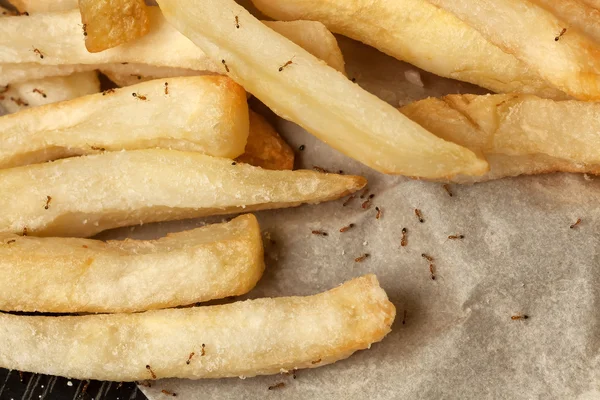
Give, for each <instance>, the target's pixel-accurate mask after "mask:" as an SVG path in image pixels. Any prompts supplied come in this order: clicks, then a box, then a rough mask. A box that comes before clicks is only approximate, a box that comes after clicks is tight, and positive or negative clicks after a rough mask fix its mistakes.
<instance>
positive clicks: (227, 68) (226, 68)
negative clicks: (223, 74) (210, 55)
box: [221, 60, 229, 72]
mask: <svg viewBox="0 0 600 400" xmlns="http://www.w3.org/2000/svg"><path fill="white" fill-rule="evenodd" d="M221 63H222V64H223V65H224V66H225V71H227V72H229V67H228V66H227V63H226V62H225V60H221Z"/></svg>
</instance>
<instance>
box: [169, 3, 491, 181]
mask: <svg viewBox="0 0 600 400" xmlns="http://www.w3.org/2000/svg"><path fill="white" fill-rule="evenodd" d="M158 3H159V5H160V6H161V9H162V11H163V13H164V14H165V17H166V18H167V19H168V20H169V21H170V22H171V23H173V24H174V26H175V27H176V28H177V29H179V30H180V31H181V32H182V33H183V34H184V35H186V36H187V37H189V38H190V39H191V40H192V41H193V42H194V43H196V44H197V45H199V46H200V47H201V48H203V50H204V51H205V52H206V54H207V55H208V56H210V57H211V58H212V59H213V60H220V61H221V63H222V64H223V65H224V66H226V68H227V70H228V71H229V72H228V74H229V76H231V77H232V78H233V79H234V80H235V81H236V82H238V83H240V84H241V85H242V86H244V88H246V90H248V91H249V92H250V93H252V94H253V95H255V96H256V97H257V98H258V99H260V100H261V101H262V102H263V103H265V104H266V105H267V106H269V107H270V108H271V109H272V110H273V111H274V112H275V113H277V114H278V115H280V116H282V117H283V118H286V119H289V120H291V121H293V122H295V123H297V124H299V125H300V126H302V127H303V128H305V129H306V130H308V131H309V132H311V133H313V134H314V135H315V136H317V137H319V138H320V139H322V140H323V141H325V142H326V143H328V144H329V145H331V146H332V147H334V148H336V149H338V150H340V151H341V152H343V153H345V154H347V155H349V156H351V157H353V158H355V159H357V160H359V161H361V162H362V163H364V164H366V165H368V166H370V167H372V168H375V169H377V170H378V171H381V172H384V173H391V174H403V175H409V176H414V177H420V178H430V179H439V178H443V177H452V176H454V175H457V174H467V175H469V174H472V175H478V174H483V173H485V172H486V171H487V168H488V166H487V163H486V162H485V161H483V160H481V159H479V158H477V157H476V156H475V154H473V153H472V152H471V151H469V150H468V149H465V148H463V147H460V146H457V145H455V144H453V143H448V142H445V141H443V140H441V139H439V138H437V137H436V136H435V135H433V134H431V133H430V132H427V131H426V130H425V129H423V128H422V127H420V126H419V125H418V124H416V123H414V122H412V121H411V120H409V119H408V118H405V117H404V116H403V115H402V114H401V113H399V112H398V110H396V109H395V108H394V107H392V106H390V105H389V104H387V103H385V102H383V101H381V100H380V99H378V98H377V97H376V96H374V95H372V94H370V93H368V92H366V91H365V90H363V89H361V88H360V87H359V86H358V85H356V84H354V83H352V82H351V81H349V80H348V79H346V77H345V76H343V75H342V74H341V73H339V72H338V71H336V70H334V69H333V68H331V67H329V66H327V65H325V64H324V63H323V62H322V61H320V60H318V59H317V58H316V57H314V56H313V55H311V54H309V53H308V52H306V51H305V50H304V49H302V48H301V47H299V46H298V45H296V44H294V43H292V42H291V41H289V40H287V39H286V38H284V37H282V36H281V35H279V34H277V33H276V32H274V31H272V30H271V29H269V28H268V27H267V26H265V25H264V24H262V23H261V22H260V21H258V20H257V19H256V18H254V17H253V16H252V15H250V13H248V12H247V11H246V10H245V9H244V8H242V7H240V6H238V5H237V4H236V3H235V2H234V1H233V0H178V1H174V0H160V1H158ZM232 15H234V16H238V20H239V24H240V28H239V29H238V28H237V27H236V25H235V24H233V23H231V16H232Z"/></svg>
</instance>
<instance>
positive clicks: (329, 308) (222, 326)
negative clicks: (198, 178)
mask: <svg viewBox="0 0 600 400" xmlns="http://www.w3.org/2000/svg"><path fill="white" fill-rule="evenodd" d="M292 315H293V317H290V316H292ZM395 315H396V310H395V307H394V305H393V304H392V303H391V302H390V301H389V300H388V297H387V295H386V293H385V291H384V290H383V289H382V288H381V287H380V286H379V282H378V281H377V278H375V276H374V275H367V276H364V277H361V278H357V279H354V280H351V281H349V282H346V283H345V284H343V285H342V286H339V287H337V288H335V289H332V290H330V291H327V292H324V293H321V294H317V295H314V296H309V297H281V298H274V299H258V300H248V301H244V302H237V303H233V304H226V305H219V306H210V307H196V308H185V309H171V310H158V311H148V312H145V313H140V314H101V315H87V316H63V317H40V316H31V317H30V316H17V315H10V314H0V367H4V368H9V369H16V370H19V371H30V372H38V373H44V374H51V375H59V376H68V377H70V378H77V379H99V380H109V381H117V382H118V381H135V380H146V379H162V378H175V377H177V378H188V379H200V378H223V377H253V376H256V375H269V374H278V373H280V372H282V371H288V370H289V371H291V370H294V369H301V368H317V367H320V366H323V365H327V364H332V363H334V362H336V361H339V360H343V359H345V358H348V357H350V356H351V355H352V354H353V353H354V352H356V351H358V350H364V349H367V348H369V347H370V346H371V344H372V343H375V342H379V341H381V340H383V338H384V337H385V336H386V335H387V334H388V333H389V332H390V330H391V325H392V323H393V321H394V318H395ZM192 353H194V356H193V357H192V358H190V355H191V354H192ZM187 361H189V363H187Z"/></svg>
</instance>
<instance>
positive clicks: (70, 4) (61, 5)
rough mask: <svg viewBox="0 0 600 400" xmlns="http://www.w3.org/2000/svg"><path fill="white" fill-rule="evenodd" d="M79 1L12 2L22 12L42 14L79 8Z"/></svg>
mask: <svg viewBox="0 0 600 400" xmlns="http://www.w3.org/2000/svg"><path fill="white" fill-rule="evenodd" d="M77 2H78V0H10V3H11V4H12V5H14V6H15V7H16V8H17V10H19V11H20V12H28V13H42V12H54V11H67V10H73V9H75V8H77Z"/></svg>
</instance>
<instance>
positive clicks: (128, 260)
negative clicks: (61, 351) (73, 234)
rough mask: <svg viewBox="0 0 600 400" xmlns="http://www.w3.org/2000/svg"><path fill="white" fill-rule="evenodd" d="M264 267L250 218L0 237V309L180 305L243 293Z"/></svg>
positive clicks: (126, 309)
mask: <svg viewBox="0 0 600 400" xmlns="http://www.w3.org/2000/svg"><path fill="white" fill-rule="evenodd" d="M51 206H52V203H50V207H51ZM264 267H265V266H264V260H263V246H262V239H261V235H260V228H259V226H258V222H257V220H256V218H255V217H254V216H253V215H244V216H241V217H238V218H235V219H234V220H232V221H231V222H228V223H225V224H216V225H209V226H205V227H203V228H198V229H194V230H191V231H185V232H180V233H175V234H169V235H168V236H167V237H164V238H162V239H159V240H148V241H140V240H130V239H127V240H124V241H108V242H102V241H99V240H90V239H72V238H36V237H30V236H25V237H21V236H17V235H14V234H0V274H2V277H3V279H2V280H1V281H0V310H3V311H30V312H34V311H37V312H53V313H78V312H93V313H96V312H101V313H113V312H137V311H146V310H153V309H160V308H170V307H177V306H184V305H189V304H193V303H197V302H203V301H208V300H213V299H222V298H225V297H229V296H238V295H242V294H245V293H247V292H249V291H250V290H251V289H252V288H254V286H255V285H256V283H257V282H258V280H259V279H260V277H261V276H262V273H263V271H264Z"/></svg>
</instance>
